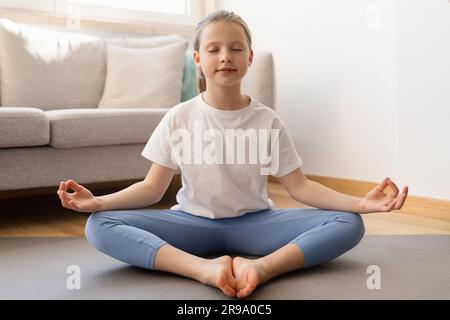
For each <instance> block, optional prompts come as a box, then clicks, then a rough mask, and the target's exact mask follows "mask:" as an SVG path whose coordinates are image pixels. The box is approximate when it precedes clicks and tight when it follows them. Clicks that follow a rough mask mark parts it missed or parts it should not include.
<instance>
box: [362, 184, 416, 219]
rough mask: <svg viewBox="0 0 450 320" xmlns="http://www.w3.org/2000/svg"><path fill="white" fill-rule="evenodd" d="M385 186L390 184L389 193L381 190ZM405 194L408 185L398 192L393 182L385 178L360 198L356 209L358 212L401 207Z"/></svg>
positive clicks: (381, 210) (384, 210)
mask: <svg viewBox="0 0 450 320" xmlns="http://www.w3.org/2000/svg"><path fill="white" fill-rule="evenodd" d="M387 186H390V187H391V189H392V191H393V192H392V193H390V194H389V195H387V194H385V193H384V192H383V191H384V190H385V189H386V187H387ZM407 196H408V186H406V187H404V188H403V190H402V192H401V193H400V194H399V189H398V187H397V186H396V185H395V183H394V182H393V181H392V180H391V179H389V178H385V179H384V180H383V182H381V184H379V185H377V186H376V187H375V188H373V189H372V190H371V191H370V192H369V193H368V194H367V195H366V196H365V197H364V198H363V199H361V201H360V202H359V203H358V207H357V210H358V212H359V213H371V212H390V211H392V210H399V209H401V208H402V207H403V204H404V203H405V200H406V197H407Z"/></svg>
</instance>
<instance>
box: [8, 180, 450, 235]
mask: <svg viewBox="0 0 450 320" xmlns="http://www.w3.org/2000/svg"><path fill="white" fill-rule="evenodd" d="M316 180H320V179H316ZM324 184H326V182H325V183H324ZM328 186H329V187H333V186H331V185H330V183H328ZM369 187H370V186H369ZM333 189H335V190H339V189H341V190H339V191H340V192H344V193H347V194H351V195H355V196H361V195H364V194H365V193H366V191H367V190H362V189H364V188H359V189H358V190H354V189H355V188H353V190H352V189H351V188H348V187H345V186H344V184H342V183H341V184H340V185H338V186H335V187H334V188H333ZM365 189H367V188H365ZM117 190H120V189H109V190H98V191H96V192H93V193H94V194H95V195H102V194H107V193H111V192H115V191H117ZM268 190H269V197H270V198H271V199H272V200H273V201H274V203H275V205H276V207H278V208H291V207H306V206H305V205H303V204H301V203H299V202H297V201H295V200H293V199H291V198H290V196H289V195H288V194H287V192H286V191H285V190H284V188H283V187H282V186H281V185H280V184H278V183H276V182H269V186H268ZM55 192H56V189H55ZM411 202H412V203H414V201H411ZM174 203H175V199H174V198H173V197H172V198H171V199H166V200H164V201H162V202H160V203H158V204H156V205H153V206H151V207H150V208H155V209H156V208H158V209H162V208H164V209H165V208H169V207H170V206H172V205H173V204H174ZM407 203H408V200H407V202H406V203H405V206H404V208H403V209H402V210H400V211H395V212H390V213H371V214H365V215H362V218H363V220H364V223H365V227H366V234H450V220H449V219H439V218H435V216H436V211H439V210H433V209H430V210H429V211H430V212H429V213H427V212H425V211H426V210H425V209H423V208H420V210H419V209H418V208H415V207H414V206H413V205H407ZM418 211H423V214H417V212H418ZM431 211H433V212H431ZM444 215H445V216H446V217H447V215H450V206H444V207H443V208H441V210H440V213H439V216H437V217H443V216H444ZM88 216H89V214H88V213H77V212H74V211H71V210H68V209H65V208H63V207H62V206H61V205H60V201H59V198H58V196H57V195H56V193H54V194H47V195H40V196H27V197H20V198H12V199H3V200H0V237H74V236H75V237H77V236H83V234H84V225H85V223H86V219H87V217H88Z"/></svg>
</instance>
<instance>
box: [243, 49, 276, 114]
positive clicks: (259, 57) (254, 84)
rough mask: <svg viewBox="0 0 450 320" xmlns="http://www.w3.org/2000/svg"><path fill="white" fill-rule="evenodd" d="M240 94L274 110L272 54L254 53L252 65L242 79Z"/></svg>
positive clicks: (265, 52) (264, 52)
mask: <svg viewBox="0 0 450 320" xmlns="http://www.w3.org/2000/svg"><path fill="white" fill-rule="evenodd" d="M242 92H243V93H244V94H247V95H249V96H251V97H253V98H254V99H255V100H256V101H259V102H261V103H262V104H264V105H266V106H268V107H270V108H272V109H274V110H275V99H276V97H275V67H274V61H273V56H272V53H270V52H268V51H260V52H255V54H254V57H253V64H252V65H251V66H250V68H249V69H248V71H247V74H246V75H245V77H244V78H243V79H242Z"/></svg>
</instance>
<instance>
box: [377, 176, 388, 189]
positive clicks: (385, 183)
mask: <svg viewBox="0 0 450 320" xmlns="http://www.w3.org/2000/svg"><path fill="white" fill-rule="evenodd" d="M387 179H388V178H384V180H383V181H382V182H381V183H380V184H379V185H377V186H376V187H375V189H376V190H377V191H379V192H383V190H384V189H386V187H387V186H388V181H387Z"/></svg>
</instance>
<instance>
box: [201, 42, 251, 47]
mask: <svg viewBox="0 0 450 320" xmlns="http://www.w3.org/2000/svg"><path fill="white" fill-rule="evenodd" d="M236 43H237V44H242V45H245V43H244V42H242V41H239V40H238V41H233V42H232V43H231V44H236ZM213 44H220V42H216V41H211V42H208V43H207V44H205V47H207V46H210V45H213Z"/></svg>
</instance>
